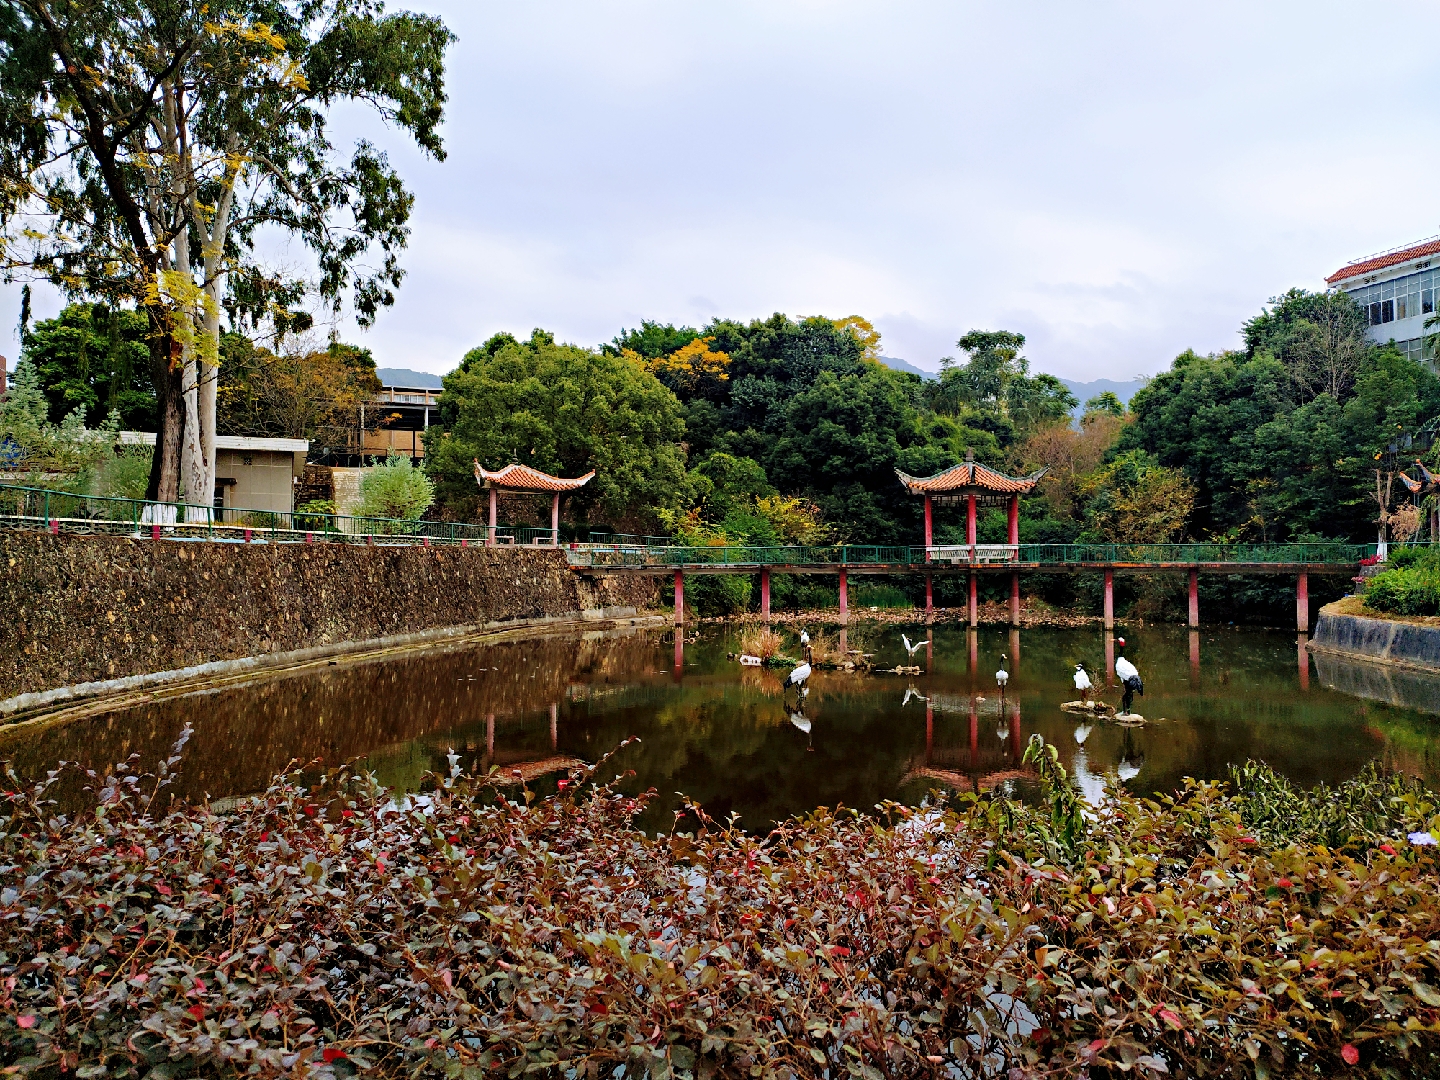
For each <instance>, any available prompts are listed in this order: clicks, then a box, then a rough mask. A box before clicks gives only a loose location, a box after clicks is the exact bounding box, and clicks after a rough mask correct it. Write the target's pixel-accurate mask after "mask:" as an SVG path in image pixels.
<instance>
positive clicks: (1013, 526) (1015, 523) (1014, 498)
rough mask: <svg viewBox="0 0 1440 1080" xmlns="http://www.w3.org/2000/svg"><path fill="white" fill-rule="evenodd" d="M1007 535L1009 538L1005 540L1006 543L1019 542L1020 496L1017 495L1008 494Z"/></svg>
mask: <svg viewBox="0 0 1440 1080" xmlns="http://www.w3.org/2000/svg"><path fill="white" fill-rule="evenodd" d="M1009 537H1010V539H1009V540H1008V541H1006V542H1007V543H1010V544H1018V543H1020V496H1019V495H1011V496H1010V532H1009Z"/></svg>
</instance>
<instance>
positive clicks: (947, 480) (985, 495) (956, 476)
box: [895, 460, 1048, 501]
mask: <svg viewBox="0 0 1440 1080" xmlns="http://www.w3.org/2000/svg"><path fill="white" fill-rule="evenodd" d="M1047 471H1048V470H1046V469H1041V470H1040V471H1039V472H1037V473H1033V474H1032V475H1030V476H1006V475H1005V474H1004V473H1001V472H996V471H995V470H994V469H992V468H990V467H989V466H988V465H981V464H980V463H979V462H978V461H969V460H967V461H964V462H961V463H960V464H959V465H956V466H955V467H954V468H950V469H946V470H945V471H944V472H939V473H936V474H935V475H934V476H911V475H910V474H909V473H903V472H901V471H900V470H899V469H896V470H895V475H896V476H898V477H899V478H900V483H901V484H903V485H904V486H905V490H906V491H908V492H909V493H910V494H911V495H930V496H932V497H936V498H944V499H945V500H947V501H948V500H950V499H956V498H962V497H965V496H969V495H974V496H976V498H977V499H983V500H999V499H1008V498H1009V497H1010V496H1011V495H1028V494H1030V492H1031V491H1033V490H1034V489H1035V485H1036V484H1037V483H1038V482H1039V481H1040V478H1041V477H1042V476H1044V475H1045V473H1046V472H1047Z"/></svg>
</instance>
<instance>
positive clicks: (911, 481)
mask: <svg viewBox="0 0 1440 1080" xmlns="http://www.w3.org/2000/svg"><path fill="white" fill-rule="evenodd" d="M1047 471H1048V470H1046V469H1041V470H1040V471H1039V472H1037V473H1032V474H1031V475H1029V476H1023V477H1017V476H1006V475H1005V474H1004V473H1001V472H996V471H995V470H994V469H992V468H990V467H989V466H986V465H981V464H980V463H979V462H978V461H976V460H975V452H974V451H973V450H967V451H965V460H964V462H962V463H961V464H959V465H956V466H955V467H954V468H950V469H946V470H945V471H944V472H941V473H936V474H935V475H934V476H923V477H922V476H910V475H909V474H908V473H903V472H901V471H900V470H899V469H896V470H895V475H896V476H898V477H899V478H900V483H901V484H903V485H904V486H905V490H906V491H908V492H909V493H910V494H911V495H923V496H924V497H925V547H926V550H927V557H928V552H929V549H931V548H933V547H934V546H935V541H934V537H933V523H934V512H933V507H934V504H935V503H937V502H939V503H942V504H945V505H953V504H955V503H959V502H963V503H964V504H965V544H966V546H967V547H969V548H970V553H969V557H968V559H967V561H968V562H970V563H971V564H972V567H973V564H974V563H975V562H976V555H977V552H976V550H975V547H976V545H975V509H976V507H978V506H1004V507H1006V508H1007V509H1008V510H1009V518H1010V528H1009V531H1008V542H1009V547H1010V551H1009V552H1007V557H1008V558H1009V559H1011V560H1014V559H1015V558H1017V557H1018V545H1019V543H1020V496H1021V495H1028V494H1030V492H1032V491H1033V490H1035V485H1036V484H1037V483H1039V482H1040V478H1041V477H1042V476H1044V475H1045V473H1046V472H1047ZM969 606H970V625H971V626H975V625H976V618H977V611H976V609H977V600H976V588H975V574H974V572H973V569H972V572H971V574H970V605H969ZM933 609H934V593H933V590H932V588H931V582H930V575H929V574H926V575H925V610H926V611H927V612H928V611H931V610H933ZM1010 622H1011V625H1014V626H1018V625H1019V622H1020V575H1019V574H1018V573H1012V574H1011V575H1010Z"/></svg>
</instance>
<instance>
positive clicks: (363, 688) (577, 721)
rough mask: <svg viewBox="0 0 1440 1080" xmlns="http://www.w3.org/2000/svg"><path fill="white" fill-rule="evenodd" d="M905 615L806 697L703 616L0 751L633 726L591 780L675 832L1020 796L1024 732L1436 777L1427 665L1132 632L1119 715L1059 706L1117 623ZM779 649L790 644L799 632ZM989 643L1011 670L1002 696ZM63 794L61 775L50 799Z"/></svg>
mask: <svg viewBox="0 0 1440 1080" xmlns="http://www.w3.org/2000/svg"><path fill="white" fill-rule="evenodd" d="M903 632H905V633H908V634H910V635H911V641H912V643H914V642H918V641H920V640H921V638H920V635H921V634H924V638H923V640H924V643H925V656H926V664H925V670H924V672H923V673H922V674H920V675H917V676H909V677H904V676H902V677H896V676H894V675H889V676H886V675H878V674H877V675H863V674H847V673H843V672H827V671H817V672H815V673H814V674H813V675H812V676H811V678H810V680H809V683H808V690H809V693H808V695H797V694H795V692H794V691H791V692H790V693H789V694H788V695H787V694H786V691H785V687H784V676H785V674H786V673H787V672H788V668H787V669H784V670H773V669H768V668H758V667H746V668H741V667H740V666H739V665H737V664H735V663H733V662H731V661H729V660H728V659H727V658H726V654H727V653H728V652H733V651H736V644H737V643H736V641H735V640H734V638H733V636H731V635H730V634H728V633H726V632H725V631H723V630H720V629H713V630H707V631H705V632H703V633H702V635H701V636H699V637H692V638H691V639H690V640H689V641H687V640H686V639H685V638H684V636H683V634H680V633H676V632H674V631H671V630H668V629H667V630H665V631H628V632H627V631H621V632H613V631H611V632H605V633H591V634H584V635H576V636H557V637H553V638H549V639H542V640H536V641H529V642H512V643H505V644H496V645H490V646H485V647H478V648H477V647H471V648H455V649H450V650H448V651H438V652H433V653H427V654H423V655H414V656H409V657H404V658H401V659H396V660H390V661H387V662H385V663H371V664H365V663H341V664H339V665H336V666H333V667H328V668H325V669H321V670H319V671H309V672H305V673H302V674H297V675H291V676H287V677H277V678H273V679H271V680H269V681H267V682H261V683H256V684H252V685H250V686H247V687H243V688H232V689H226V690H222V691H217V692H213V693H204V694H193V695H189V696H186V697H177V698H173V699H170V700H166V701H158V702H153V703H151V704H147V705H144V706H140V707H137V708H133V709H129V710H123V711H117V712H114V713H111V714H106V715H102V716H98V717H95V718H92V719H87V720H81V721H77V722H75V723H72V724H69V725H66V726H57V727H51V728H33V727H32V728H25V729H17V730H11V731H6V732H0V756H4V757H9V758H12V759H13V760H14V762H15V765H16V767H17V769H18V770H19V771H20V772H21V773H22V775H26V776H30V777H36V776H39V775H42V774H43V773H44V772H45V770H47V769H48V768H50V767H51V766H53V764H54V763H55V762H56V761H58V760H60V759H73V760H79V761H80V762H82V763H83V764H85V765H87V766H89V767H94V768H100V769H103V768H104V767H105V766H106V765H107V764H109V763H112V762H115V761H119V760H122V759H124V758H125V757H126V756H127V755H129V754H131V753H137V754H138V755H139V756H140V758H141V760H142V761H143V762H144V763H145V764H146V765H147V766H153V765H154V763H155V762H157V761H158V760H160V758H162V757H163V756H164V755H165V753H166V752H167V751H168V748H169V746H170V745H171V743H172V742H173V741H174V739H175V736H176V735H177V734H178V732H179V731H180V728H181V727H182V726H183V725H184V724H185V723H186V722H189V723H192V724H193V725H194V726H195V729H196V730H195V736H194V738H193V739H192V741H191V743H190V746H189V748H188V750H187V753H186V759H185V765H184V770H183V772H182V774H181V779H180V783H179V792H180V794H181V795H183V796H185V797H187V798H192V799H199V798H203V797H205V796H206V795H208V796H211V797H217V798H218V797H222V796H230V795H235V794H240V793H245V792H249V791H254V790H257V789H259V788H261V787H263V786H264V785H265V783H266V782H268V780H269V778H270V777H271V776H272V775H274V774H275V773H276V772H278V771H280V770H282V769H284V768H285V767H286V765H287V763H289V762H291V761H298V762H301V763H305V762H309V761H311V760H321V761H324V762H326V763H329V764H337V763H340V762H343V761H346V760H350V759H353V758H364V759H365V760H366V761H367V762H368V764H369V766H370V767H371V768H373V769H375V770H376V771H377V773H378V774H379V775H380V777H381V779H382V780H384V781H385V782H386V783H389V784H392V785H395V786H397V787H406V788H408V787H413V786H415V785H416V784H418V782H419V780H420V777H421V776H422V775H423V774H424V773H425V772H426V771H427V770H434V769H442V768H443V767H444V755H445V753H446V751H447V750H449V749H450V748H451V747H453V748H455V750H456V751H457V752H458V753H460V754H461V756H462V760H463V761H464V763H465V765H466V766H467V767H473V768H478V769H485V768H491V767H494V768H496V769H498V770H500V771H501V773H502V775H506V776H509V775H510V774H511V773H512V772H513V771H514V770H517V769H518V770H521V772H522V775H523V776H525V777H526V778H527V780H530V781H532V782H533V783H534V784H535V786H537V787H538V788H540V789H541V790H549V789H547V788H546V785H553V783H554V780H553V777H552V778H549V779H546V778H545V776H544V774H545V773H546V770H547V769H553V768H555V767H557V766H562V765H563V764H564V763H565V762H566V761H573V760H575V759H580V760H585V761H593V760H596V759H597V758H598V757H599V756H600V755H601V754H604V753H605V752H607V751H609V750H611V749H612V748H613V747H615V746H616V745H617V744H618V743H619V742H620V741H621V740H623V739H625V738H626V737H628V736H632V735H638V736H640V739H641V741H640V742H639V743H636V744H634V745H632V746H630V747H628V748H627V749H626V750H625V751H623V752H622V753H621V754H620V755H619V756H618V757H617V759H616V761H615V768H614V770H613V771H611V770H609V769H608V768H607V775H614V773H617V772H623V771H625V770H628V769H633V770H634V772H635V775H634V777H633V778H631V779H627V780H626V781H625V783H626V784H627V785H629V787H630V788H631V789H633V790H643V789H645V788H647V787H651V786H653V787H654V788H656V789H657V790H658V791H659V792H661V793H663V794H662V797H661V798H660V799H659V800H658V801H657V803H656V806H655V808H654V810H653V811H652V817H651V818H650V819H649V820H648V821H647V824H648V825H650V826H651V827H654V828H668V827H669V826H670V823H671V821H672V820H673V818H672V817H671V814H672V811H673V810H674V809H676V808H677V807H678V806H679V797H678V796H676V795H674V794H673V793H674V792H677V791H684V792H686V793H687V794H688V795H690V796H692V797H694V798H696V799H698V800H699V801H700V802H701V803H703V804H704V805H705V806H706V807H707V809H708V810H709V811H710V812H711V813H712V814H714V815H716V816H717V817H724V816H726V815H728V814H730V813H732V812H733V813H736V814H739V815H740V817H741V819H742V821H743V822H744V823H746V824H747V825H751V826H754V827H763V826H764V825H766V824H768V823H769V822H770V821H773V820H777V819H779V818H783V817H786V816H788V815H790V814H793V813H797V812H802V811H805V810H808V809H811V808H813V807H815V806H819V805H826V806H834V805H836V804H839V803H844V804H845V805H849V806H858V807H868V806H871V805H873V804H874V803H876V802H878V801H880V800H882V799H887V798H897V797H898V798H904V799H918V798H920V797H922V796H923V795H924V793H925V792H926V791H927V790H929V789H930V788H931V787H932V786H934V785H935V784H937V783H939V784H946V785H949V786H952V787H957V788H963V789H965V790H988V789H991V788H995V787H1001V788H1004V789H1006V790H1019V791H1024V790H1028V789H1027V787H1026V785H1027V784H1029V783H1031V780H1032V777H1031V774H1030V772H1029V770H1028V768H1026V767H1025V766H1024V765H1023V763H1022V760H1021V759H1022V756H1023V753H1024V749H1025V745H1026V743H1027V741H1028V739H1029V737H1030V735H1031V734H1032V733H1034V732H1039V733H1040V734H1041V735H1042V736H1044V738H1045V739H1046V740H1047V741H1049V742H1052V743H1054V744H1055V745H1056V746H1057V747H1059V749H1060V752H1061V755H1062V761H1063V763H1064V764H1065V765H1066V767H1067V769H1068V770H1069V771H1070V774H1071V776H1072V777H1073V778H1074V780H1075V783H1076V785H1077V787H1078V788H1079V789H1080V790H1081V791H1082V792H1083V793H1084V794H1085V796H1086V798H1092V797H1098V794H1099V793H1101V792H1103V791H1104V790H1106V785H1112V786H1113V785H1115V784H1120V783H1123V784H1125V786H1126V787H1127V788H1128V789H1129V790H1131V791H1137V792H1144V793H1148V792H1150V791H1156V790H1161V791H1166V790H1171V789H1173V788H1175V787H1176V786H1178V785H1179V783H1180V780H1181V778H1182V777H1184V776H1186V775H1192V776H1199V777H1212V778H1214V777H1223V776H1224V775H1225V771H1226V767H1227V766H1228V765H1229V764H1230V763H1232V762H1238V761H1242V760H1244V759H1245V758H1248V757H1255V758H1262V759H1265V760H1268V761H1270V762H1271V763H1272V764H1273V765H1275V766H1276V767H1277V768H1278V769H1280V770H1281V771H1282V772H1284V773H1286V774H1287V775H1289V776H1290V777H1292V778H1293V779H1294V780H1296V781H1297V782H1299V783H1301V784H1311V783H1314V782H1315V781H1317V780H1326V781H1330V782H1336V781H1339V780H1343V779H1345V778H1346V777H1348V776H1350V775H1352V774H1353V773H1354V772H1355V771H1356V770H1357V769H1358V768H1359V767H1360V766H1361V765H1362V764H1363V763H1364V762H1366V761H1368V760H1370V759H1371V758H1375V757H1383V758H1385V759H1386V760H1388V761H1390V762H1392V763H1393V764H1396V765H1398V766H1400V767H1402V768H1405V769H1407V770H1409V771H1413V772H1418V773H1420V774H1422V775H1425V776H1427V777H1428V778H1430V779H1431V780H1432V781H1433V780H1435V779H1436V777H1437V773H1440V768H1437V764H1440V762H1437V759H1436V757H1435V750H1436V747H1437V741H1436V737H1435V733H1436V728H1435V721H1434V720H1433V719H1431V718H1430V717H1429V716H1427V715H1425V713H1427V712H1428V713H1432V714H1433V713H1437V712H1440V704H1437V703H1440V679H1437V678H1434V677H1424V676H1418V675H1414V674H1413V673H1405V672H1399V671H1396V670H1393V669H1383V668H1374V667H1370V666H1365V665H1354V664H1350V665H1346V664H1343V663H1340V662H1337V661H1336V660H1334V659H1333V658H1329V657H1325V656H1323V655H1321V656H1316V657H1315V660H1314V662H1315V664H1316V670H1317V672H1318V675H1319V678H1318V679H1317V680H1316V682H1315V685H1313V686H1312V685H1311V683H1310V679H1309V665H1310V662H1311V660H1310V657H1309V654H1308V652H1307V651H1306V650H1305V648H1304V645H1305V641H1304V638H1303V637H1302V638H1301V639H1300V640H1299V642H1296V641H1295V640H1294V639H1292V637H1291V636H1290V635H1289V634H1279V633H1263V632H1255V631H1236V630H1221V629H1218V628H1217V629H1214V630H1201V631H1198V632H1187V631H1186V630H1185V629H1184V628H1160V629H1154V628H1144V629H1141V630H1136V631H1131V632H1128V633H1127V634H1126V638H1127V647H1126V653H1127V654H1129V655H1130V656H1132V657H1133V658H1134V660H1135V662H1136V663H1137V664H1138V665H1139V666H1140V667H1141V668H1142V670H1144V672H1145V676H1146V698H1145V703H1144V712H1145V713H1146V715H1147V716H1148V717H1150V720H1151V722H1150V723H1149V724H1147V726H1145V727H1141V728H1124V727H1119V726H1117V725H1115V724H1113V723H1108V722H1104V721H1099V722H1097V721H1095V720H1093V719H1092V718H1086V717H1077V716H1072V715H1069V714H1066V713H1063V712H1061V711H1060V710H1059V708H1058V706H1059V704H1060V703H1061V702H1063V701H1068V700H1070V699H1072V698H1073V697H1074V695H1075V690H1074V686H1073V675H1074V671H1075V666H1076V664H1080V663H1083V664H1084V665H1085V666H1086V668H1087V669H1088V670H1089V671H1091V672H1095V671H1097V669H1103V670H1104V671H1105V673H1106V679H1105V681H1104V684H1103V685H1102V684H1101V680H1099V679H1098V678H1096V679H1094V682H1095V684H1096V685H1095V689H1094V695H1095V696H1097V697H1103V698H1105V699H1107V700H1109V701H1110V703H1111V704H1115V703H1116V702H1117V701H1118V696H1119V695H1118V689H1117V688H1116V687H1115V685H1114V679H1113V669H1114V664H1113V659H1114V653H1115V645H1114V635H1112V634H1107V633H1103V632H1100V631H1058V630H1057V631H1041V630H1027V631H1023V632H1022V631H1019V630H1009V629H998V628H997V629H993V630H991V629H986V630H980V631H977V630H973V629H969V628H966V627H951V626H932V627H923V626H916V627H908V628H904V629H903ZM901 633H902V628H897V627H893V626H872V625H867V624H860V625H855V626H851V627H849V628H847V630H846V631H845V632H844V634H843V637H842V644H843V646H844V647H845V648H857V649H859V650H860V651H862V652H865V653H874V654H875V664H876V666H877V667H891V668H893V667H894V666H896V665H897V664H905V663H907V662H908V661H909V659H910V658H909V657H908V656H907V654H906V651H905V649H904V646H903V644H902V642H901ZM1022 637H1023V639H1024V641H1023V646H1024V648H1023V665H1022V648H1021V646H1022V641H1021V639H1022ZM1202 637H1203V639H1204V640H1203V641H1201V638H1202ZM786 651H787V652H789V653H790V654H791V655H800V647H799V643H798V641H795V640H791V641H788V642H787V647H786ZM1297 658H1298V662H1297ZM997 660H999V661H1001V662H1003V664H1004V665H1005V666H1006V668H1007V671H1008V675H1009V679H1008V682H1007V685H1006V686H1005V688H1004V692H1003V693H1001V692H1000V691H999V688H998V687H996V685H995V678H994V671H995V668H996V667H997V666H998V665H997ZM1297 691H1300V692H1297ZM1342 691H1343V692H1342ZM1352 695H1353V696H1352ZM921 705H923V709H921V708H919V707H918V706H921ZM802 736H803V738H802ZM80 797H81V796H80V792H79V790H78V787H72V789H70V790H69V791H67V792H66V793H65V798H67V799H78V798H80Z"/></svg>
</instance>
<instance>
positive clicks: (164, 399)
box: [145, 308, 184, 503]
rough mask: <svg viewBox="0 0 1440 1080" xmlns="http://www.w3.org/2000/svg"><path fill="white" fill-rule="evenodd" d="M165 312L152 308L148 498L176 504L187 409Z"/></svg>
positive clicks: (146, 490)
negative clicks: (152, 407)
mask: <svg viewBox="0 0 1440 1080" xmlns="http://www.w3.org/2000/svg"><path fill="white" fill-rule="evenodd" d="M163 318H164V312H163V311H156V309H154V308H151V309H150V328H151V333H152V334H153V335H154V336H153V338H152V344H151V346H150V375H151V378H152V380H153V381H154V383H155V397H156V406H157V408H156V413H157V416H156V420H157V422H156V424H155V456H154V458H153V459H152V461H151V464H150V482H149V484H147V485H146V489H145V497H146V498H147V499H151V500H154V501H156V502H167V503H173V502H176V501H178V499H179V495H180V483H179V481H180V437H181V429H182V427H183V424H184V411H183V406H182V403H181V402H182V399H181V396H180V371H179V368H178V366H177V365H176V364H175V363H174V361H173V359H172V353H173V351H174V341H173V339H172V338H171V336H170V334H169V330H168V327H165V326H164V325H162V322H161V320H162V319H163Z"/></svg>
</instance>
